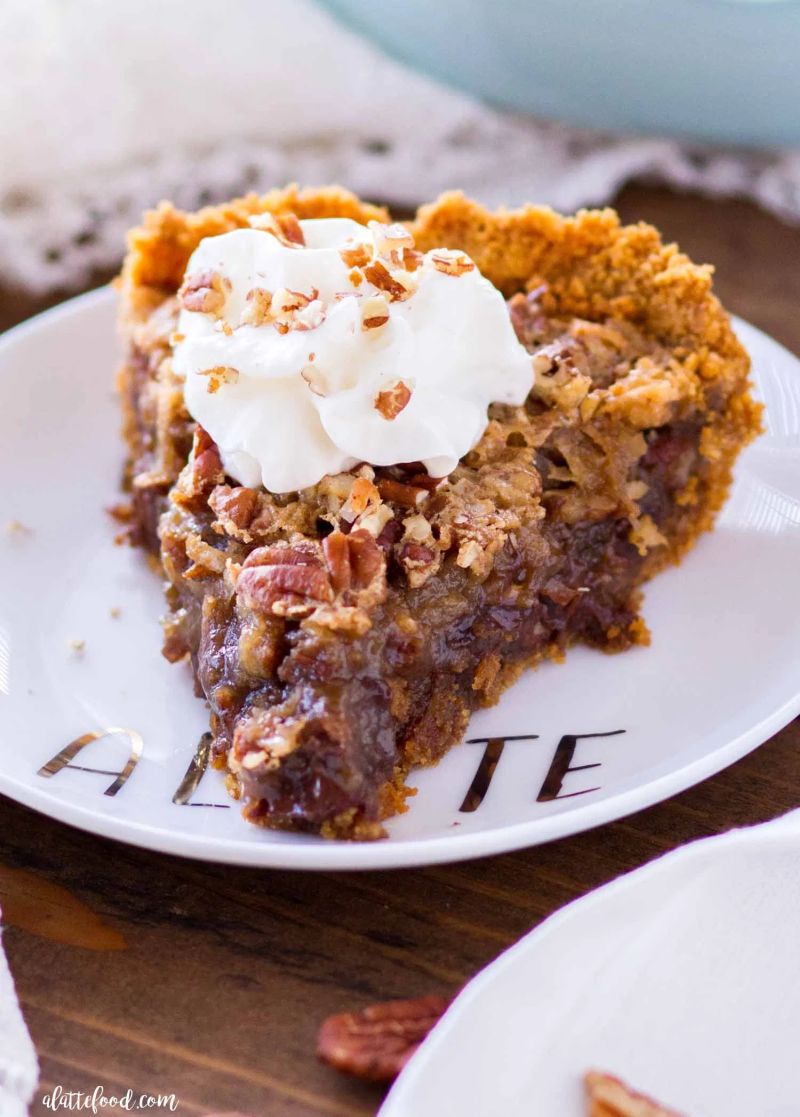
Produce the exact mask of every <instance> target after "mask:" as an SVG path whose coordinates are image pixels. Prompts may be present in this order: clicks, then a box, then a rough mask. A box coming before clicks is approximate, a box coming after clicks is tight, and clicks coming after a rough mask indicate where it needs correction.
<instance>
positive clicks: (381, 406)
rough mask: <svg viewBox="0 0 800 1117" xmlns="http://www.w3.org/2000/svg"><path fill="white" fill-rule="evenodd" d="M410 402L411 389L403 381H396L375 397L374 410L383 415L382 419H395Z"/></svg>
mask: <svg viewBox="0 0 800 1117" xmlns="http://www.w3.org/2000/svg"><path fill="white" fill-rule="evenodd" d="M410 400H411V389H410V388H409V387H408V385H407V384H406V383H405V381H404V380H398V381H397V383H396V384H392V386H391V387H390V388H386V389H385V390H384V391H382V392H378V394H377V395H376V396H375V410H376V411H379V412H380V413H381V415H383V417H384V419H388V420H391V419H396V418H397V416H398V415H399V414H400V412H401V411H402V410H403V408H405V407H408V404H409V401H410Z"/></svg>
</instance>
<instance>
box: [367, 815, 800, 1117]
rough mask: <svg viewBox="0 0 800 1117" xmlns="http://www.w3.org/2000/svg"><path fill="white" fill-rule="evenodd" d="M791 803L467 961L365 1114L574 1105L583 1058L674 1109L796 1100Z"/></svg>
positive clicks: (795, 840)
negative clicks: (461, 985)
mask: <svg viewBox="0 0 800 1117" xmlns="http://www.w3.org/2000/svg"><path fill="white" fill-rule="evenodd" d="M799 855H800V811H795V812H793V813H792V814H790V815H786V816H785V817H784V818H782V819H779V820H778V821H777V822H771V823H768V824H766V825H765V826H757V827H753V828H752V829H749V830H738V831H733V832H732V833H730V834H726V835H724V836H723V837H721V838H711V839H707V840H705V841H702V842H695V843H693V844H692V845H689V846H684V847H683V848H682V849H680V850H677V851H676V852H675V853H672V854H669V855H668V856H666V857H664V858H661V859H660V860H658V861H656V862H654V863H652V864H650V865H647V866H645V868H643V869H638V870H637V871H636V872H634V873H630V874H629V875H627V876H625V877H622V878H621V879H619V880H617V881H614V882H613V884H610V885H607V886H606V887H605V888H601V889H598V890H597V891H596V892H592V893H591V894H590V895H588V896H585V897H583V898H582V899H580V900H577V901H575V903H573V904H570V905H568V906H567V907H566V908H563V909H562V910H561V911H559V912H557V913H556V914H555V915H553V916H551V917H550V919H547V920H546V921H545V922H544V923H542V924H541V925H540V926H539V927H537V928H536V930H534V931H532V932H531V933H530V934H529V935H527V936H526V937H525V938H524V939H522V941H521V942H519V943H517V945H516V946H514V947H512V948H511V949H510V950H508V951H506V953H505V954H503V955H501V957H500V958H499V959H498V960H497V961H496V962H494V963H493V964H492V965H491V966H489V967H488V968H487V969H485V970H484V971H483V973H481V974H480V975H479V976H478V977H477V978H476V979H475V980H474V981H472V982H470V984H469V985H468V986H467V987H466V989H465V990H464V991H463V993H461V995H460V996H459V997H458V998H457V1000H456V1001H455V1002H454V1004H453V1005H452V1006H451V1008H450V1009H449V1011H448V1012H447V1013H446V1015H445V1016H444V1018H443V1019H442V1021H441V1022H440V1023H439V1024H438V1025H437V1027H436V1028H435V1029H434V1030H433V1032H431V1035H430V1036H429V1038H428V1039H427V1040H426V1042H425V1043H424V1044H423V1045H422V1047H421V1048H420V1050H419V1052H418V1053H417V1055H415V1056H414V1058H413V1059H412V1060H411V1062H410V1063H409V1064H408V1067H407V1068H406V1070H405V1071H404V1072H403V1074H402V1075H401V1076H400V1078H399V1079H398V1081H397V1083H396V1084H395V1086H394V1088H393V1090H392V1091H391V1093H390V1095H389V1097H388V1098H387V1100H386V1102H385V1103H384V1106H383V1108H382V1109H381V1112H380V1117H439V1115H440V1114H442V1113H457V1114H462V1115H463V1117H497V1115H498V1114H502V1115H503V1117H531V1115H532V1114H558V1115H559V1117H583V1115H584V1113H585V1106H584V1105H583V1103H582V1090H581V1079H582V1076H583V1074H584V1073H585V1072H586V1071H587V1070H589V1069H593V1068H596V1069H601V1070H604V1071H606V1072H609V1073H612V1074H615V1075H617V1076H618V1077H621V1078H623V1079H625V1080H626V1081H627V1082H628V1083H629V1084H630V1085H631V1086H633V1087H634V1088H636V1089H638V1090H641V1091H643V1092H645V1093H648V1094H650V1095H652V1096H653V1097H655V1098H657V1099H658V1100H659V1101H660V1102H662V1103H663V1104H664V1105H669V1106H672V1107H674V1108H675V1109H676V1110H677V1111H678V1112H681V1113H686V1114H691V1117H720V1115H721V1114H725V1117H797V1114H798V1112H800V1105H799V1104H798V1098H800V1062H799V1061H798V1059H797V1029H798V1023H799V1022H800V951H798V949H797V944H798V941H800V877H798V873H797V864H798V856H799Z"/></svg>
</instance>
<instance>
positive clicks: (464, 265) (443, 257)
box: [430, 248, 475, 275]
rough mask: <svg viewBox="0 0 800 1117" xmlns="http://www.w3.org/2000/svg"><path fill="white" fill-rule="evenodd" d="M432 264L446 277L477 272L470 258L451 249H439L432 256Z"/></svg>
mask: <svg viewBox="0 0 800 1117" xmlns="http://www.w3.org/2000/svg"><path fill="white" fill-rule="evenodd" d="M430 259H431V263H432V264H433V266H434V267H435V268H436V270H437V271H440V272H442V273H443V274H444V275H466V273H467V272H468V271H474V270H475V264H474V263H473V262H472V260H470V258H469V256H465V255H464V253H463V252H458V251H456V250H455V249H451V248H437V249H436V251H435V252H431V254H430Z"/></svg>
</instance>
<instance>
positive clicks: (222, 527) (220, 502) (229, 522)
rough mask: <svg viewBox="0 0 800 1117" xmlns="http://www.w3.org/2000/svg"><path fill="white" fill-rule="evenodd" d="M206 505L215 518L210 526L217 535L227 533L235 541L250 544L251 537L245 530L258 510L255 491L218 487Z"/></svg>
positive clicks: (257, 497) (226, 486) (257, 496)
mask: <svg viewBox="0 0 800 1117" xmlns="http://www.w3.org/2000/svg"><path fill="white" fill-rule="evenodd" d="M208 504H209V507H210V508H211V511H212V512H213V513H214V514H215V515H216V517H217V518H216V520H215V521H214V523H213V524H212V525H211V526H212V527H213V529H214V531H216V532H218V534H223V533H227V534H228V535H232V536H233V537H234V538H235V539H242V540H244V542H245V543H249V542H250V540H251V539H252V538H253V537H252V535H251V533H250V532H249V531H248V530H247V529H248V528H249V527H250V524H251V523H252V521H253V517H254V516H255V514H256V511H257V510H258V506H259V493H258V490H257V489H246V488H244V486H237V487H236V488H233V487H232V486H230V485H218V486H217V487H216V488H215V489H214V491H213V492H212V494H211V496H210V497H209V498H208Z"/></svg>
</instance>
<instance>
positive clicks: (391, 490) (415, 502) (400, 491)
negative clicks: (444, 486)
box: [378, 477, 429, 508]
mask: <svg viewBox="0 0 800 1117" xmlns="http://www.w3.org/2000/svg"><path fill="white" fill-rule="evenodd" d="M378 492H379V493H380V494H381V496H382V497H383V499H384V500H390V501H391V502H392V503H393V504H399V505H401V506H402V507H403V508H418V507H419V506H420V504H422V503H424V501H426V500H427V499H428V496H429V493H428V490H427V489H423V488H419V487H417V486H416V485H407V484H406V483H405V482H404V481H395V480H394V479H393V478H392V477H381V478H380V479H379V481H378Z"/></svg>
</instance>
